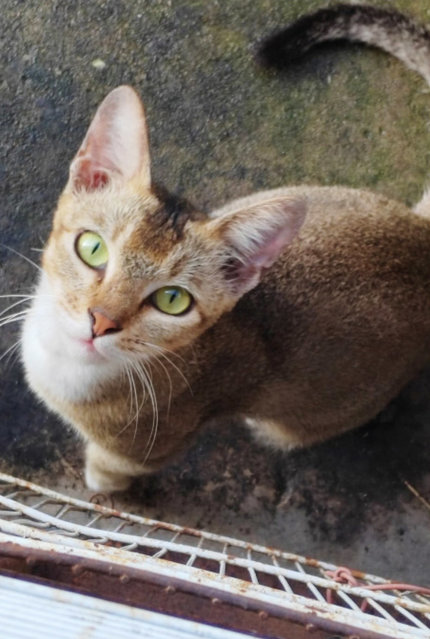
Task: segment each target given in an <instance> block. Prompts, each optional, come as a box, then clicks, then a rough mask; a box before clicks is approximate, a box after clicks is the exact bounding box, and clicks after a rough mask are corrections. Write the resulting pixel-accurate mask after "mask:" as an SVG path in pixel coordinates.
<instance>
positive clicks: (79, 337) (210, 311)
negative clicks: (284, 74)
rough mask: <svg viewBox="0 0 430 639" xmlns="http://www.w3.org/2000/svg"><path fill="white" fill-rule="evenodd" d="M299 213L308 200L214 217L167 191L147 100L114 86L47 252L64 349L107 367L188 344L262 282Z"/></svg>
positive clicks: (265, 200)
mask: <svg viewBox="0 0 430 639" xmlns="http://www.w3.org/2000/svg"><path fill="white" fill-rule="evenodd" d="M304 216H305V206H304V203H303V202H302V201H297V200H291V199H288V198H286V197H281V196H280V195H273V194H270V193H269V194H267V195H266V196H263V197H262V196H259V197H258V198H257V199H256V200H255V201H254V200H253V199H252V198H251V199H249V200H240V201H239V202H238V203H232V204H230V205H228V206H226V207H224V208H222V209H220V210H218V211H215V212H214V213H212V214H210V215H204V214H202V213H201V212H198V211H196V210H195V209H193V208H192V207H191V206H190V205H188V204H187V203H186V202H183V201H180V200H177V199H175V198H172V197H170V196H168V195H166V194H164V193H162V192H161V191H160V189H157V188H155V187H154V186H153V184H152V181H151V172H150V156H149V145H148V135H147V128H146V121H145V116H144V111H143V106H142V104H141V101H140V99H139V97H138V96H137V95H136V93H135V92H134V90H133V89H131V88H130V87H126V86H123V87H119V88H117V89H115V90H114V91H112V92H111V93H110V94H109V95H108V96H107V97H106V98H105V100H104V101H103V102H102V104H101V105H100V107H99V109H98V110H97V113H96V115H95V117H94V119H93V121H92V123H91V126H90V128H89V130H88V132H87V135H86V136H85V139H84V141H83V143H82V145H81V148H80V149H79V151H78V153H77V155H76V157H75V158H74V160H73V162H72V164H71V167H70V178H69V181H68V183H67V185H66V188H65V190H64V192H63V194H62V195H61V197H60V200H59V204H58V208H57V211H56V213H55V217H54V224H53V230H52V233H51V236H50V238H49V241H48V245H47V247H46V250H45V253H44V256H43V269H44V275H43V286H42V288H43V290H44V292H45V294H46V295H47V296H50V298H51V300H53V302H52V303H53V304H54V306H55V309H56V311H55V312H56V313H57V314H58V317H57V319H58V327H57V328H56V330H57V331H59V332H60V333H61V332H63V333H64V340H65V342H66V341H67V345H66V346H67V348H66V349H65V350H66V351H67V352H69V353H70V352H76V355H77V356H78V357H79V356H80V357H82V358H83V359H85V358H88V360H89V361H92V360H91V358H99V359H100V361H103V360H110V359H112V358H118V359H121V358H125V359H133V358H142V357H145V358H149V357H151V354H153V355H156V354H157V349H168V350H176V349H178V348H180V347H182V346H185V345H187V344H189V343H191V342H193V341H194V340H195V339H196V337H197V336H198V335H200V334H201V333H202V332H203V331H204V330H205V329H206V328H208V327H209V326H211V325H212V324H213V323H214V322H215V321H216V320H217V319H218V318H219V317H220V316H221V315H222V314H223V313H225V312H227V311H229V310H231V309H232V307H233V306H234V305H235V303H236V302H237V301H238V300H239V298H240V297H241V296H242V295H243V294H245V293H246V292H247V291H249V290H250V289H252V288H254V287H255V286H256V285H257V284H258V282H259V280H260V278H261V274H262V273H263V271H264V270H265V269H267V268H268V267H269V266H271V265H272V264H273V262H274V261H275V260H276V259H277V257H278V255H279V254H280V252H281V251H282V250H283V248H284V247H285V246H286V245H287V244H289V243H290V242H291V241H292V240H293V238H294V237H295V235H296V234H297V232H298V231H299V229H300V227H301V225H302V223H303V220H304ZM73 349H75V351H73Z"/></svg>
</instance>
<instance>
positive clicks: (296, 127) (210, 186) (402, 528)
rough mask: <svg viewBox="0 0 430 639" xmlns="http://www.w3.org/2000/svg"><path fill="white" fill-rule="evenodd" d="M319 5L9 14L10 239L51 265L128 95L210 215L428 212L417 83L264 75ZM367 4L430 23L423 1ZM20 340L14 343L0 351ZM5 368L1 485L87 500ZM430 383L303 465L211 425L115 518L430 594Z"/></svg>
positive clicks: (159, 148) (100, 2)
mask: <svg viewBox="0 0 430 639" xmlns="http://www.w3.org/2000/svg"><path fill="white" fill-rule="evenodd" d="M321 4H324V3H323V2H321V1H320V0H300V1H299V0H290V1H289V2H285V0H270V1H269V0H258V2H255V0H232V1H229V2H222V0H177V1H175V2H171V1H170V0H163V1H157V0H134V1H133V2H126V0H93V1H92V2H87V1H86V0H78V1H76V2H73V3H71V2H67V1H66V0H45V1H44V2H41V3H36V2H35V3H22V2H20V1H19V0H3V2H2V21H1V23H0V38H1V52H2V67H1V70H0V91H1V96H0V113H1V117H0V129H1V131H0V139H1V140H2V143H1V146H0V182H1V208H0V241H1V242H2V243H4V244H6V245H8V246H9V247H11V248H13V249H15V250H17V251H20V252H22V253H23V254H25V255H27V256H28V257H30V258H32V259H35V260H36V261H37V259H38V256H39V254H38V253H37V252H35V251H34V250H33V249H37V248H40V247H41V246H43V243H44V240H45V239H46V237H47V234H48V232H49V227H50V216H51V212H52V210H53V208H54V206H55V201H56V198H57V197H58V195H59V193H60V191H61V188H62V186H63V185H64V183H65V179H66V176H67V170H68V163H69V161H70V160H71V158H72V156H73V154H74V152H75V150H76V149H77V148H78V146H79V143H80V141H81V139H82V137H83V135H84V133H85V129H86V127H87V125H88V123H89V119H90V117H91V114H92V113H93V111H94V109H95V107H96V105H97V104H98V102H99V101H100V100H101V99H102V97H103V96H104V95H105V94H106V93H107V91H108V90H109V89H111V88H113V87H114V86H116V85H119V84H122V83H130V84H132V85H134V86H135V87H136V88H137V89H138V90H139V91H140V92H141V94H142V96H143V98H144V101H145V104H146V108H147V113H148V119H149V124H150V131H151V141H152V154H153V161H154V174H155V177H156V179H157V180H158V181H160V182H163V183H164V184H165V185H166V186H167V187H168V188H169V189H171V190H173V191H176V192H180V193H183V194H186V195H187V196H188V197H190V198H191V199H194V201H195V202H197V203H198V204H199V205H200V206H201V207H203V208H208V209H209V208H210V207H212V206H215V205H218V204H220V203H221V202H223V201H226V200H228V199H229V198H231V197H236V196H239V195H244V194H247V193H251V192H252V191H255V190H257V189H262V188H270V187H276V186H280V185H282V184H294V183H302V182H307V183H317V184H346V185H350V186H360V187H367V188H371V189H373V190H377V191H380V192H383V193H385V194H387V195H389V196H391V197H393V198H397V199H400V200H402V201H406V202H408V203H409V204H410V203H413V202H414V201H415V200H417V199H418V198H419V197H420V193H421V191H422V188H423V185H424V184H425V181H426V179H427V176H428V173H429V164H430V150H429V149H430V130H429V126H428V125H429V122H430V97H429V91H428V89H427V88H426V87H425V86H424V83H423V82H422V81H421V80H420V78H418V77H416V76H415V75H414V74H412V73H411V72H408V71H406V70H405V69H403V68H402V66H401V65H400V64H399V63H397V62H396V61H394V60H391V59H390V58H388V57H387V56H384V55H383V54H381V53H379V52H375V51H364V50H363V49H362V48H360V47H330V48H328V49H325V50H324V51H321V52H319V53H318V54H315V55H312V56H311V57H308V58H307V59H306V60H305V61H304V62H303V64H301V65H300V66H298V67H297V68H294V69H292V70H291V71H289V72H288V73H285V74H284V75H283V76H282V77H276V76H273V75H271V74H266V73H263V72H262V71H260V70H258V69H256V67H255V65H254V63H253V60H252V55H251V54H252V45H253V44H254V43H255V42H256V41H258V39H259V38H260V37H262V36H263V35H265V34H267V33H270V32H271V31H272V30H273V29H274V28H275V27H276V26H280V25H283V24H285V23H286V22H288V21H289V20H291V19H293V18H295V17H297V16H298V15H300V14H302V13H304V12H306V11H308V10H310V9H314V8H316V7H319V6H321ZM327 4H330V3H327ZM332 4H333V3H332ZM370 4H374V5H385V6H395V7H397V8H399V9H403V10H408V12H409V13H410V14H413V15H415V16H416V17H417V18H419V19H420V20H421V21H426V20H427V21H430V9H428V2H427V0H408V1H406V0H403V1H401V0H395V1H393V2H387V1H385V2H383V1H381V2H370ZM100 60H101V61H103V63H104V66H103V64H100V63H98V64H97V63H96V62H95V61H100ZM101 66H102V67H103V68H100V67H101ZM35 275H36V272H35V269H34V268H32V267H30V266H29V264H28V263H27V262H25V261H24V260H22V259H20V258H18V257H17V256H16V255H15V254H13V253H10V252H9V251H6V250H5V249H1V248H0V294H5V293H16V292H22V291H28V290H29V289H30V288H31V285H32V283H33V282H34V279H35ZM17 335H18V330H17V328H15V327H4V328H2V329H1V330H0V353H2V352H3V351H5V350H6V349H7V348H8V347H9V346H10V345H11V344H12V343H13V342H14V341H16V339H17ZM0 367H1V368H0V375H1V385H0V411H1V412H0V415H1V421H0V456H1V460H0V469H1V470H3V471H6V472H10V473H13V474H16V475H18V476H23V477H25V478H28V479H32V480H34V481H38V482H40V483H43V484H45V485H47V486H50V487H53V488H61V489H63V490H65V491H67V492H70V493H72V494H74V495H80V496H82V497H83V498H86V497H88V496H89V493H88V491H86V490H85V488H84V486H83V482H82V475H81V469H82V451H81V445H80V442H79V440H78V438H77V437H76V436H75V435H74V434H73V433H72V432H70V431H69V430H68V429H67V428H65V427H64V426H63V425H61V424H60V423H59V422H58V420H57V419H56V418H55V417H53V416H52V415H49V414H48V413H47V412H46V411H45V410H44V408H42V407H41V406H39V405H38V404H37V402H36V401H35V399H34V398H33V397H32V396H31V395H30V393H29V391H28V390H27V389H26V386H25V383H24V380H23V375H22V371H21V368H20V366H19V364H18V363H14V362H13V361H12V362H7V361H6V358H5V359H3V360H2V361H1V362H0ZM429 381H430V373H427V374H426V373H423V375H422V376H421V378H419V379H418V380H415V381H414V382H412V383H411V385H410V386H409V387H408V388H407V389H406V390H405V391H404V392H403V393H402V395H401V397H399V398H398V399H397V400H396V401H395V402H394V403H393V404H392V406H390V407H388V408H387V410H386V411H384V413H383V414H382V415H381V416H380V417H379V418H378V419H376V420H375V421H374V423H372V424H369V425H367V426H365V427H363V428H362V429H359V430H357V431H355V432H353V433H349V434H347V435H345V436H343V437H341V438H339V439H337V440H335V441H331V442H328V443H325V444H324V445H321V446H318V447H314V448H312V449H309V450H304V451H298V452H295V453H294V454H290V455H282V454H278V453H273V452H270V451H267V450H263V449H261V448H259V447H258V446H257V445H256V444H254V443H253V442H252V441H251V439H250V437H249V435H248V433H247V432H246V431H245V430H243V429H242V428H241V427H240V425H238V424H234V423H224V424H219V425H216V426H213V427H212V428H211V429H208V430H207V431H206V432H205V433H203V434H202V435H201V436H200V438H199V440H198V441H197V442H196V444H195V446H194V447H193V448H192V449H191V450H190V451H189V453H188V454H187V455H186V457H185V458H184V459H182V460H181V461H179V462H177V464H176V465H175V466H173V467H170V468H167V469H165V470H164V471H163V472H160V473H158V474H157V475H154V476H152V477H148V478H146V479H143V480H142V481H140V482H137V483H136V485H135V486H134V487H133V489H132V490H131V491H130V493H128V494H126V495H121V496H117V497H115V503H116V505H118V506H119V507H121V508H124V509H129V510H133V511H136V512H139V513H145V514H147V515H149V516H153V517H157V518H161V519H165V520H168V521H172V522H178V523H182V524H186V525H190V526H195V527H202V528H206V529H209V530H212V531H214V532H218V533H224V534H228V535H232V536H236V537H242V538H246V539H249V540H251V541H255V542H259V543H263V544H267V545H272V546H277V547H279V548H282V549H285V550H289V551H292V552H297V553H302V554H306V555H309V556H313V557H316V558H318V559H324V560H328V561H333V562H337V563H340V564H346V565H348V566H350V567H354V568H357V569H361V570H365V571H368V572H373V573H375V574H380V575H383V576H386V577H392V578H397V579H403V580H409V581H414V582H416V583H422V584H429V583H430V568H429V566H430V508H429V507H428V506H426V505H425V503H424V502H423V501H421V500H420V499H418V497H417V496H416V495H415V494H414V493H413V492H411V487H412V488H414V489H416V490H417V491H418V493H419V494H420V495H421V496H422V498H423V499H424V500H427V502H429V501H430V472H429V469H430V447H429V441H430V398H429V394H428V386H429Z"/></svg>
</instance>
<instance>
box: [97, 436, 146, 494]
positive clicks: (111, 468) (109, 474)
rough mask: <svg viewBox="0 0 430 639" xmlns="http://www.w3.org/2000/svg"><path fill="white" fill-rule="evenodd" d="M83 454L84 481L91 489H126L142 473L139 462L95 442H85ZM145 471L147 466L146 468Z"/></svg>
mask: <svg viewBox="0 0 430 639" xmlns="http://www.w3.org/2000/svg"><path fill="white" fill-rule="evenodd" d="M85 456H86V463H85V482H86V484H87V486H88V488H90V489H91V490H98V491H103V492H115V491H119V490H127V488H128V487H129V486H130V484H131V482H132V481H133V479H134V478H135V477H139V476H140V475H142V474H143V473H144V469H143V466H142V465H141V464H138V463H137V462H135V461H133V460H132V459H130V458H128V457H124V456H123V455H118V454H117V453H113V452H111V451H109V450H107V449H106V448H103V447H102V446H100V445H99V444H96V442H89V443H88V444H87V448H86V451H85ZM147 471H148V468H146V472H147Z"/></svg>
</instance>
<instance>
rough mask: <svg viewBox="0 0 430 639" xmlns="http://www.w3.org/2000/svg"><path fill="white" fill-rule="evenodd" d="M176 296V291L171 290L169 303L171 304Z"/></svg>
mask: <svg viewBox="0 0 430 639" xmlns="http://www.w3.org/2000/svg"><path fill="white" fill-rule="evenodd" d="M177 297H178V291H172V293H171V294H170V300H169V304H173V302H174V301H175V299H176V298H177Z"/></svg>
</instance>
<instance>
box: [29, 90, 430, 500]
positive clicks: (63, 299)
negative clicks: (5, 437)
mask: <svg viewBox="0 0 430 639" xmlns="http://www.w3.org/2000/svg"><path fill="white" fill-rule="evenodd" d="M156 193H157V192H156V191H155V190H154V189H153V187H152V185H151V180H150V171H149V153H148V145H147V138H146V128H145V119H144V115H143V111H142V109H141V106H140V102H139V100H138V98H137V96H136V95H135V94H134V93H133V92H132V91H131V89H129V88H127V87H123V88H120V89H117V90H116V91H114V92H112V93H111V94H110V95H109V96H108V98H106V100H105V101H104V102H103V104H102V105H101V107H100V108H99V111H98V112H97V115H96V117H95V119H94V121H93V124H92V125H91V127H90V130H89V132H88V134H87V137H86V138H85V140H84V143H83V145H82V147H81V149H80V151H79V153H78V155H77V156H76V158H75V160H74V162H73V163H72V167H71V177H70V180H69V183H68V185H67V187H66V189H65V192H64V194H63V196H62V197H61V199H60V202H59V206H58V209H57V212H56V215H55V219H54V229H53V232H52V234H51V238H50V240H49V242H48V246H47V249H46V251H45V254H44V258H43V268H44V273H43V275H42V278H41V282H40V284H39V288H38V294H39V295H38V299H36V301H35V302H34V304H33V308H32V311H31V312H30V314H29V316H28V318H27V320H26V323H25V328H24V333H23V360H24V364H25V367H26V373H27V379H28V381H29V383H30V385H31V386H32V388H33V389H34V390H35V391H36V393H37V394H38V395H39V396H40V397H41V398H42V399H43V400H44V401H45V402H46V403H47V405H48V406H49V407H51V408H52V409H53V410H55V411H56V412H57V413H58V414H60V415H61V416H62V417H63V418H64V419H66V420H67V421H68V422H70V423H71V424H73V425H74V426H75V427H76V428H77V429H78V430H79V431H80V432H81V433H82V434H83V435H84V437H85V438H86V439H87V440H88V442H89V444H88V447H87V475H86V476H87V483H88V485H89V486H90V487H92V488H101V489H118V488H125V487H126V486H127V485H128V483H129V481H130V478H131V477H133V476H137V475H140V474H142V473H143V472H147V471H150V470H152V469H154V468H157V467H159V466H160V465H162V464H164V463H165V462H167V461H168V460H169V459H171V458H172V457H173V456H174V455H176V454H177V453H178V452H179V451H181V450H182V449H183V448H184V447H185V446H186V445H187V444H188V443H189V441H190V439H191V438H192V436H193V435H194V434H195V432H196V431H197V430H198V429H199V427H200V426H201V425H202V424H204V423H205V422H207V421H208V420H212V419H214V418H219V417H222V416H223V415H226V414H236V415H240V416H242V417H243V418H244V419H245V420H246V421H247V422H248V424H249V425H250V426H251V427H252V428H253V429H254V430H255V431H256V433H257V435H258V437H259V438H260V439H262V440H263V441H265V442H267V443H271V444H274V445H276V446H281V447H285V448H287V447H290V446H297V445H306V444H311V443H313V442H315V441H321V440H323V439H326V438H328V437H330V436H333V435H335V434H337V433H340V432H342V431H344V430H347V429H349V428H353V427H355V426H358V425H360V424H362V423H364V422H365V421H366V420H368V419H370V418H371V417H373V416H374V415H376V414H377V413H378V412H379V411H380V410H381V409H382V408H383V407H384V406H385V405H386V404H387V402H388V401H389V400H390V399H392V398H393V397H394V396H395V395H396V394H397V393H398V391H399V390H400V389H401V388H402V386H403V385H404V384H405V383H406V382H407V381H408V380H409V379H410V378H411V377H413V376H414V375H415V374H416V373H417V372H418V371H419V370H420V369H421V368H422V367H423V366H425V365H426V364H428V363H429V362H430V295H429V291H430V220H429V219H426V216H425V215H418V214H416V213H414V212H412V211H410V210H408V209H407V208H406V207H404V206H403V205H401V204H398V203H396V202H393V201H389V200H387V199H386V198H384V197H382V196H378V195H374V194H371V193H368V192H365V191H358V190H353V189H346V188H340V187H330V188H328V187H327V188H322V187H321V188H319V187H292V188H285V189H278V190H276V191H267V192H263V193H259V194H256V195H254V196H251V197H249V198H244V199H242V200H238V201H236V202H233V203H232V204H230V205H227V206H225V207H223V208H222V209H219V210H217V211H215V212H214V213H213V214H211V215H210V216H204V215H202V214H199V213H196V212H194V211H192V210H191V209H190V208H188V207H187V206H185V205H184V204H183V203H178V204H173V205H172V202H171V201H170V200H166V199H163V197H162V196H159V195H157V194H156ZM420 212H421V213H424V214H425V213H426V206H425V205H423V207H421V209H420ZM88 234H89V240H88V241H90V242H91V241H93V240H94V238H93V236H94V235H95V236H96V238H99V240H100V241H101V242H102V243H103V246H104V245H106V246H107V248H106V251H107V253H106V255H108V257H106V259H105V261H104V262H102V263H101V266H100V264H98V265H96V266H94V265H91V259H92V258H91V257H89V258H88V253H87V252H85V251H86V249H85V251H84V249H82V248H81V245H80V238H81V237H82V236H83V237H84V239H88V237H87V236H88ZM297 234H298V237H296V236H297ZM99 240H97V241H99ZM91 246H93V245H91ZM94 246H95V244H94ZM99 250H101V249H100V242H99V244H97V247H96V248H95V249H94V251H93V252H95V253H96V254H97V251H99ZM103 250H104V249H103ZM103 255H104V254H103ZM166 287H167V288H169V287H170V288H169V294H170V292H171V289H172V290H173V289H174V290H175V291H176V293H177V290H178V289H180V290H181V291H184V290H185V292H187V291H188V293H189V294H190V296H191V297H190V300H191V301H190V300H188V301H186V302H185V304H186V306H185V310H184V311H183V312H180V313H176V314H171V313H170V311H168V312H166V311H165V310H163V311H161V310H160V308H159V306H158V297H157V293H158V292H159V291H160V290H161V291H164V289H165V288H166ZM176 293H175V294H176ZM169 300H170V301H169V303H170V302H172V303H174V302H173V301H172V300H173V296H171V298H169ZM142 363H143V364H144V365H145V368H143V367H142ZM149 378H151V379H152V384H150V383H149ZM144 386H146V387H147V391H146V395H145V394H144V393H143V387H144ZM148 388H149V390H148ZM155 404H156V406H157V409H156V411H155V410H154V406H155Z"/></svg>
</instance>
